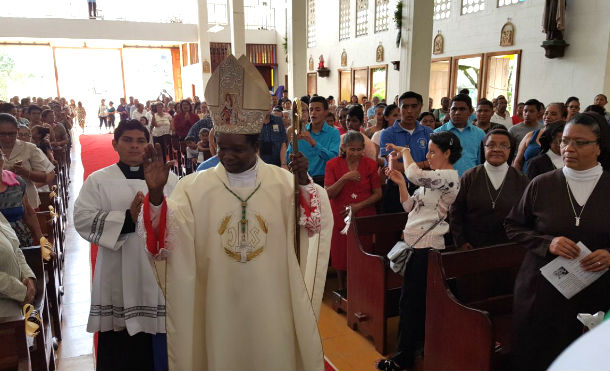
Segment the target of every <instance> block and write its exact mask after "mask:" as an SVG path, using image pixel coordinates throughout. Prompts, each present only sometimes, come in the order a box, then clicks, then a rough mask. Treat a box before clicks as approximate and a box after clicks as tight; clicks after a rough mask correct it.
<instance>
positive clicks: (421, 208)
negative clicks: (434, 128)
mask: <svg viewBox="0 0 610 371" xmlns="http://www.w3.org/2000/svg"><path fill="white" fill-rule="evenodd" d="M387 150H391V151H392V153H391V154H390V156H391V161H392V162H394V161H396V157H397V155H402V158H403V163H404V168H405V173H406V175H407V179H408V180H409V182H412V183H414V184H416V185H418V186H419V188H418V189H417V190H416V191H415V192H414V193H413V196H409V192H408V191H407V185H406V182H405V180H404V177H403V176H402V174H401V173H400V172H399V171H397V170H394V169H387V170H386V175H387V176H388V177H389V178H390V179H392V181H393V182H395V183H396V184H398V188H399V191H400V202H401V203H402V206H403V208H404V210H405V211H406V212H408V213H409V219H408V221H407V225H406V226H405V230H404V240H405V243H406V244H407V245H408V246H410V247H412V248H413V254H412V255H411V258H410V259H409V261H408V262H407V263H406V267H405V272H404V277H403V282H402V290H401V293H400V302H399V312H400V322H399V324H398V346H397V352H396V353H395V354H394V355H393V356H392V357H391V358H388V359H381V360H379V361H377V364H376V367H377V369H378V370H385V371H398V370H403V369H410V368H412V367H413V365H414V363H415V358H416V355H417V353H418V350H419V349H421V348H422V347H423V343H424V335H425V323H426V285H427V276H428V253H429V251H430V250H431V249H437V250H443V249H444V248H445V238H444V235H445V234H446V233H447V232H448V231H449V224H448V223H447V222H446V221H445V217H446V216H447V213H448V211H449V208H450V207H451V204H452V203H453V201H454V200H455V198H456V196H457V194H458V191H459V188H460V179H459V177H458V172H457V170H455V169H454V168H453V164H455V163H456V162H457V161H458V160H459V159H460V156H461V155H462V146H461V144H460V140H459V138H458V137H457V136H456V135H455V134H453V133H452V132H449V131H440V132H436V133H432V134H430V142H429V143H428V153H427V154H426V160H427V162H428V163H429V164H430V168H431V169H432V170H422V169H420V168H419V167H418V165H417V164H416V163H415V161H414V160H413V157H412V156H411V151H410V149H409V147H399V146H396V145H394V144H388V145H387Z"/></svg>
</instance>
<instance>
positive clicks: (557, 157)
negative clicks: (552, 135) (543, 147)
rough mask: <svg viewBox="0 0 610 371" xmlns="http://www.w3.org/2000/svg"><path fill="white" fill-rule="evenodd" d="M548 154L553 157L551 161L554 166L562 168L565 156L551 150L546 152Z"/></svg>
mask: <svg viewBox="0 0 610 371" xmlns="http://www.w3.org/2000/svg"><path fill="white" fill-rule="evenodd" d="M546 155H547V156H548V157H549V158H550V159H551V162H552V163H553V166H555V169H561V168H562V167H563V158H562V157H561V155H558V154H556V153H555V152H553V151H551V150H548V151H547V152H546Z"/></svg>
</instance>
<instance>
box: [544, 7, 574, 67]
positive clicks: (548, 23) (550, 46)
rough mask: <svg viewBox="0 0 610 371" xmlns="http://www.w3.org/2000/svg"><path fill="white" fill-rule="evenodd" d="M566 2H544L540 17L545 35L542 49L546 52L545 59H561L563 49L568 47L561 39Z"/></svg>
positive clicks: (563, 29)
mask: <svg viewBox="0 0 610 371" xmlns="http://www.w3.org/2000/svg"><path fill="white" fill-rule="evenodd" d="M565 13H566V0H545V3H544V13H543V15H542V32H544V33H545V34H546V40H544V41H543V42H542V45H541V46H542V47H543V48H544V50H545V51H546V52H545V54H544V56H545V57H547V58H560V57H563V55H564V52H565V48H566V47H568V46H569V44H568V43H566V42H565V40H564V39H563V31H565V28H566V27H565V25H566V14H565Z"/></svg>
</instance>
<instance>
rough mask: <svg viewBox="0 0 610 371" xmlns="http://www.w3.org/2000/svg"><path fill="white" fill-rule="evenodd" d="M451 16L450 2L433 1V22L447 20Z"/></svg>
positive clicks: (448, 0) (443, 0) (446, 0)
mask: <svg viewBox="0 0 610 371" xmlns="http://www.w3.org/2000/svg"><path fill="white" fill-rule="evenodd" d="M450 14H451V0H434V20H435V21H438V20H439V19H447V18H449V15H450Z"/></svg>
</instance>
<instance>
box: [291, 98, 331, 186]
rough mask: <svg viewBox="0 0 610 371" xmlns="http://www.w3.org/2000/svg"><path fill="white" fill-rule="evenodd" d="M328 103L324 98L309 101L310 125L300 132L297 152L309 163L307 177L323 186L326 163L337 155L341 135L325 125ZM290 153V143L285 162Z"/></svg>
mask: <svg viewBox="0 0 610 371" xmlns="http://www.w3.org/2000/svg"><path fill="white" fill-rule="evenodd" d="M327 115H328V102H327V101H326V98H324V97H319V96H318V97H312V98H311V100H310V101H309V117H310V118H311V123H310V124H308V125H307V126H306V127H305V130H301V135H300V136H299V151H300V152H301V153H303V154H304V155H305V157H306V158H307V160H308V161H309V169H308V172H309V175H310V176H311V177H312V178H313V181H314V182H316V183H317V184H319V185H321V186H322V187H323V186H324V171H325V169H326V162H327V161H328V160H330V159H332V158H334V157H337V155H338V154H339V145H340V142H341V135H339V130H337V129H335V128H334V127H332V126H330V125H328V124H327V123H326V116H327ZM291 153H292V143H291V144H290V145H288V150H287V151H286V162H289V156H290V154H291Z"/></svg>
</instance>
